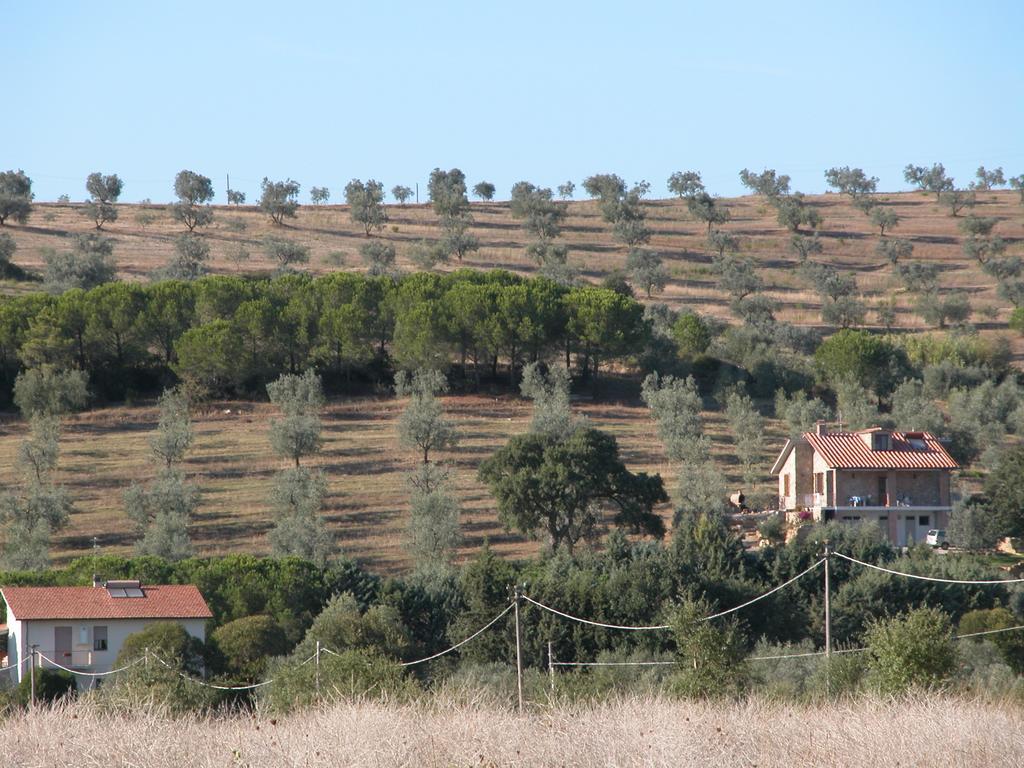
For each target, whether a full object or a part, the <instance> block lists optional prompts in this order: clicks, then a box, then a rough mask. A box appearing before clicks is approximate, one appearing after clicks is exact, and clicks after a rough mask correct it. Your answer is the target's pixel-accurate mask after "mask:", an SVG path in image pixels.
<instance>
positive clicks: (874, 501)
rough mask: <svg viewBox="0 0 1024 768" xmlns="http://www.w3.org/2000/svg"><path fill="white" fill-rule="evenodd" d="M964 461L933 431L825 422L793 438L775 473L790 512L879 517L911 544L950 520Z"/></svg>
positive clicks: (845, 518)
mask: <svg viewBox="0 0 1024 768" xmlns="http://www.w3.org/2000/svg"><path fill="white" fill-rule="evenodd" d="M958 468H959V465H958V464H957V463H956V461H954V459H953V457H952V456H950V455H949V453H948V452H947V451H946V449H945V448H944V447H943V445H942V443H941V442H940V441H939V440H938V438H936V437H935V436H934V435H932V434H931V433H928V432H897V431H893V430H889V429H882V428H880V427H872V428H871V429H864V430H859V431H856V432H842V431H835V432H833V431H830V430H829V429H828V428H827V427H826V426H825V425H824V424H818V425H816V427H815V430H814V431H813V432H804V433H803V434H802V435H800V437H798V438H796V439H795V440H787V441H786V445H785V446H784V447H783V449H782V452H781V453H780V454H779V457H778V459H776V460H775V464H774V466H773V467H772V474H773V475H776V476H778V482H779V509H780V510H781V511H784V512H785V513H786V516H787V519H790V520H792V519H794V518H800V517H803V518H805V519H806V518H810V519H813V520H817V521H829V520H837V521H839V522H847V523H859V522H866V521H874V522H876V523H878V524H879V525H880V526H881V527H882V530H883V531H885V532H886V533H887V534H888V537H889V541H890V542H892V543H893V544H895V545H897V546H905V545H907V544H912V543H914V542H920V541H923V540H924V538H925V536H926V535H927V533H928V530H929V529H932V528H940V529H941V528H945V527H946V526H947V525H948V523H949V513H950V509H951V500H950V473H951V472H952V471H953V470H955V469H958Z"/></svg>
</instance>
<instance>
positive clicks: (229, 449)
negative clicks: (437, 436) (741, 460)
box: [0, 395, 782, 573]
mask: <svg viewBox="0 0 1024 768" xmlns="http://www.w3.org/2000/svg"><path fill="white" fill-rule="evenodd" d="M443 402H444V405H445V408H446V410H447V412H448V415H449V416H450V417H451V418H452V419H453V420H454V421H455V422H456V424H457V426H458V429H459V431H460V433H461V438H462V439H461V441H460V444H459V447H458V448H457V449H456V450H454V451H450V452H447V453H443V454H438V456H437V458H438V459H440V460H441V461H442V462H443V463H444V464H445V465H447V466H449V467H450V468H451V469H452V475H453V480H454V486H455V489H456V491H457V493H458V496H459V497H460V499H461V500H462V503H463V505H464V513H463V517H462V533H463V536H464V541H463V545H462V549H461V552H460V557H461V558H465V557H467V556H470V555H471V554H472V553H473V552H474V551H475V550H477V549H478V548H479V547H480V545H481V544H482V543H483V540H484V538H489V539H490V541H491V544H492V546H493V547H494V548H495V549H496V550H497V551H498V552H500V553H503V554H506V555H510V556H526V555H530V554H532V553H534V552H535V551H536V550H537V547H538V546H539V545H538V543H537V542H533V541H528V540H527V539H525V538H524V537H522V536H518V535H514V534H508V533H506V532H505V531H504V529H503V528H502V526H501V525H500V524H499V523H498V521H497V515H496V510H495V507H494V501H493V500H492V499H491V498H490V496H489V494H488V493H487V489H486V488H485V487H484V486H483V485H482V484H480V483H479V482H478V481H477V479H476V468H477V466H478V465H479V463H480V462H481V461H482V460H483V459H485V458H487V457H488V456H489V455H490V454H491V453H493V452H494V451H495V450H497V449H498V448H499V447H500V446H501V445H503V444H504V443H505V441H506V440H507V439H508V438H509V437H510V436H511V435H514V434H518V433H521V432H525V431H526V429H527V424H528V421H529V418H530V409H529V405H528V403H526V402H525V401H522V400H520V399H518V398H514V397H500V398H495V397H489V396H482V395H480V396H472V395H464V396H458V397H455V396H452V397H446V398H444V400H443ZM403 405H404V402H403V401H400V400H394V399H379V400H378V399H373V398H366V399H359V400H347V401H344V402H335V403H331V404H329V405H328V407H327V408H326V409H325V413H324V419H323V423H324V437H325V445H324V451H323V453H322V454H321V455H320V456H318V457H316V458H315V459H313V460H312V461H311V462H310V463H311V464H312V465H314V466H319V467H320V468H322V469H323V470H324V471H325V472H326V474H327V477H328V484H329V497H328V499H327V503H326V510H325V514H326V517H327V520H328V525H329V527H330V529H331V531H332V533H334V534H335V536H336V538H337V543H338V546H339V547H340V548H341V550H342V552H344V553H345V554H346V555H349V556H352V557H355V558H358V559H359V560H360V561H362V562H365V563H366V564H367V565H369V566H370V567H371V568H372V569H373V570H375V571H379V572H388V573H394V572H397V571H399V570H401V569H404V568H406V567H408V566H409V565H410V562H409V560H408V557H407V554H406V551H405V546H404V537H405V527H406V523H407V520H408V490H407V486H406V477H407V475H408V474H409V473H410V472H411V471H412V470H413V469H414V468H415V467H416V462H417V461H418V458H417V455H416V453H415V452H414V451H406V450H403V449H402V448H401V447H400V446H399V442H398V436H397V433H396V422H397V418H398V415H399V414H400V412H401V409H402V407H403ZM576 410H577V412H578V413H581V414H583V415H586V416H587V417H588V418H590V419H591V420H592V422H593V424H594V425H595V426H597V427H600V428H601V429H607V430H609V431H610V432H612V433H614V434H615V435H616V437H617V438H618V440H619V444H620V449H621V452H622V457H623V459H624V460H625V462H626V464H627V466H629V467H630V469H631V470H632V471H634V472H636V471H647V472H660V473H661V474H662V476H663V477H664V479H665V484H666V487H667V488H668V489H669V491H670V492H671V491H672V490H674V488H675V486H676V484H677V481H678V477H677V470H675V469H674V468H673V467H672V466H671V465H670V464H669V463H668V462H667V460H666V458H665V456H664V454H663V452H662V447H661V443H660V442H659V440H658V437H657V433H656V431H655V430H654V428H653V427H654V425H653V422H652V421H651V419H650V416H649V414H648V412H647V410H646V409H645V408H643V407H642V406H640V405H638V404H635V403H630V404H624V403H618V402H614V401H601V402H599V403H586V402H585V403H580V404H577V406H576ZM273 413H274V410H273V407H272V406H270V405H267V404H251V403H241V404H239V403H221V404H218V405H216V406H210V407H208V408H206V409H205V410H204V411H201V412H198V413H196V414H195V416H194V428H195V434H196V440H195V443H194V445H193V447H192V449H191V450H190V452H189V456H188V458H187V460H186V461H185V463H184V470H185V472H186V473H187V474H188V476H189V478H190V480H191V481H192V482H194V483H197V484H198V485H199V487H200V488H201V490H202V502H201V506H200V509H199V512H198V514H197V515H196V518H195V520H194V522H193V525H192V527H191V529H190V533H191V536H192V539H193V541H194V543H195V544H196V547H197V549H198V551H199V553H200V554H226V553H238V552H254V553H266V552H267V542H266V535H265V534H266V532H267V530H268V529H269V527H270V525H271V522H272V521H271V516H270V510H269V508H268V506H267V504H266V498H267V495H268V492H269V489H270V484H271V482H272V476H273V474H274V473H275V472H276V471H277V470H279V469H282V468H284V467H285V466H286V462H282V461H281V460H279V459H277V458H276V457H275V456H274V455H273V454H272V453H271V451H270V445H269V441H268V439H267V428H268V423H269V420H270V418H271V416H272V415H273ZM156 416H157V412H156V408H155V407H153V406H148V407H137V408H104V409H97V410H94V411H91V412H89V413H85V414H80V415H78V416H73V417H70V418H68V419H66V420H65V428H64V434H63V437H62V441H61V463H60V472H59V479H60V482H62V483H64V484H65V485H66V486H67V488H68V490H69V491H70V493H71V494H72V496H73V498H74V501H75V508H76V510H77V511H76V512H75V514H73V515H72V517H71V523H70V525H69V526H68V528H66V529H65V530H64V531H62V532H61V533H60V534H59V536H58V537H57V540H56V542H55V547H54V550H55V551H54V555H55V557H56V558H57V559H58V560H66V559H68V558H71V557H76V556H80V555H83V554H89V553H90V552H91V547H92V544H91V540H92V537H93V536H96V537H97V538H98V543H99V544H100V546H101V548H102V551H103V552H104V553H118V554H129V553H130V551H131V545H132V542H133V541H134V540H135V538H136V536H135V532H134V531H133V530H132V528H131V526H130V525H129V522H128V519H127V518H126V516H125V514H124V511H123V509H124V508H123V504H122V493H123V491H124V489H125V488H126V487H127V486H128V485H129V484H130V483H131V482H133V481H140V482H145V481H148V480H150V479H152V478H153V477H154V476H155V474H156V471H157V467H156V466H155V465H154V464H153V461H152V459H151V458H150V457H149V452H148V439H149V436H150V434H151V432H152V430H153V429H154V428H155V426H156ZM705 418H706V423H707V426H708V432H709V433H710V434H711V435H712V436H713V439H714V452H715V454H716V458H717V459H718V460H719V461H720V463H721V464H722V466H723V467H724V468H725V469H726V470H727V471H728V472H729V473H730V474H731V475H732V476H733V477H734V479H735V482H737V483H738V482H739V480H738V477H737V475H738V468H737V467H736V466H735V459H734V458H733V457H732V455H731V452H732V443H731V441H730V439H729V437H728V434H727V426H726V425H725V424H724V423H723V421H722V417H721V415H720V414H715V413H709V414H706V415H705ZM24 433H25V425H24V422H22V421H20V420H17V421H15V420H9V421H7V423H0V478H3V479H4V480H7V479H12V478H14V476H15V470H14V466H13V462H14V460H15V457H16V455H17V450H18V444H19V442H20V439H21V437H22V436H23V435H24ZM781 441H782V437H781V433H780V432H778V431H777V430H775V429H773V431H772V433H771V437H770V439H769V444H768V451H769V452H770V451H772V450H775V449H777V448H778V447H779V446H780V445H781ZM772 458H773V457H771V456H769V455H768V453H767V452H766V455H765V462H766V464H768V463H770V461H771V459H772ZM737 487H738V486H737ZM661 511H662V513H663V514H664V515H665V517H666V520H668V519H669V517H670V516H671V508H670V506H669V505H664V507H663V508H662V510H661Z"/></svg>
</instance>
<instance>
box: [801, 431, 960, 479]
mask: <svg viewBox="0 0 1024 768" xmlns="http://www.w3.org/2000/svg"><path fill="white" fill-rule="evenodd" d="M877 431H879V430H877V429H873V430H864V432H863V433H861V432H826V433H825V434H823V435H819V434H816V433H814V432H805V433H804V439H805V440H806V441H807V442H808V443H810V445H811V447H812V448H814V450H815V451H817V452H818V454H819V455H820V456H821V457H822V459H824V461H825V463H826V464H827V465H828V466H829V467H831V468H832V469H922V470H926V469H958V468H959V466H960V465H959V464H957V463H956V461H954V459H953V457H952V456H950V455H949V453H948V452H947V451H946V449H945V448H943V447H942V444H941V443H940V442H939V440H938V438H936V437H935V435H933V434H931V433H930V432H892V433H891V434H892V438H891V440H890V448H889V450H885V451H882V450H872V449H871V448H870V447H868V445H867V443H866V442H865V441H864V438H863V437H862V435H863V434H864V433H868V432H877ZM911 439H913V440H914V443H915V444H917V445H912V444H911V442H910V440H911ZM918 446H919V447H918Z"/></svg>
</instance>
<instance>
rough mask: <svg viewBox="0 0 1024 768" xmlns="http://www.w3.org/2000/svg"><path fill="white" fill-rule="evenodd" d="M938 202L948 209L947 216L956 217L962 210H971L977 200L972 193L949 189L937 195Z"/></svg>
mask: <svg viewBox="0 0 1024 768" xmlns="http://www.w3.org/2000/svg"><path fill="white" fill-rule="evenodd" d="M939 202H940V203H941V204H942V205H944V206H946V207H947V208H949V215H950V216H953V217H956V216H958V215H959V214H960V211H962V210H963V209H964V208H973V207H974V206H975V205H976V204H977V202H978V200H977V197H976V196H975V193H974V192H965V191H964V190H962V189H950V190H947V191H945V192H941V193H939Z"/></svg>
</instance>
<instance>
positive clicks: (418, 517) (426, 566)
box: [407, 463, 462, 584]
mask: <svg viewBox="0 0 1024 768" xmlns="http://www.w3.org/2000/svg"><path fill="white" fill-rule="evenodd" d="M409 489H410V499H409V525H408V529H407V535H408V543H409V553H410V554H411V555H412V557H413V561H414V562H415V564H416V571H415V572H416V574H417V575H418V576H419V577H420V578H421V579H424V580H426V581H427V583H428V584H429V583H434V584H439V583H440V582H441V580H442V579H443V578H444V577H445V576H446V575H448V574H449V573H451V569H452V568H451V567H452V559H453V557H454V555H455V551H456V550H457V549H458V546H459V543H460V541H461V540H462V535H461V531H460V529H459V516H460V514H461V510H460V508H459V501H458V499H457V498H456V497H455V494H454V492H453V490H452V487H451V483H450V480H449V475H448V472H447V471H446V470H444V469H442V468H441V467H438V466H437V465H436V464H430V463H428V464H421V465H419V466H418V467H417V468H416V470H415V471H414V472H413V473H412V475H411V476H410V477H409Z"/></svg>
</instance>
